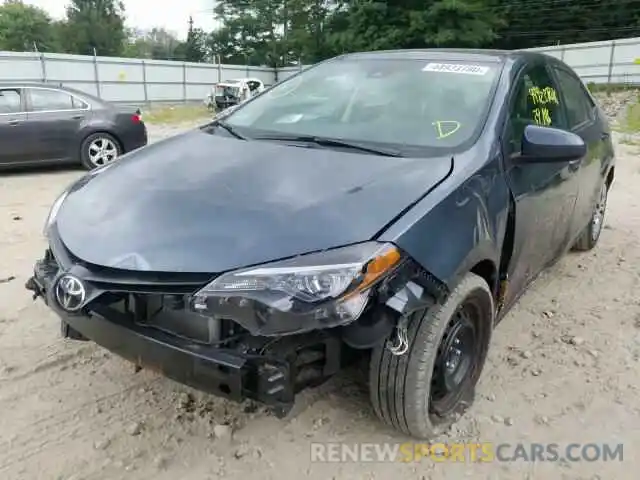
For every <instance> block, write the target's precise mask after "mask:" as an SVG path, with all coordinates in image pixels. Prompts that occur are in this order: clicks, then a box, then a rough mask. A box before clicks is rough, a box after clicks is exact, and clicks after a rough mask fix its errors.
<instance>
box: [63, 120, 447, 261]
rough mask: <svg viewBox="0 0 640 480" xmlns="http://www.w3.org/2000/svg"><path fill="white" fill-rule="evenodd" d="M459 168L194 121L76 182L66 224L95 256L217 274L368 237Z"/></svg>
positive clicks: (75, 245)
mask: <svg viewBox="0 0 640 480" xmlns="http://www.w3.org/2000/svg"><path fill="white" fill-rule="evenodd" d="M451 167H452V159H451V158H450V157H438V158H420V159H406V158H395V157H382V156H373V155H365V154H360V153H350V152H349V153H345V152H342V151H340V152H338V151H335V150H328V149H315V148H301V147H293V146H287V145H282V144H277V143H273V142H266V141H242V140H237V139H234V138H227V137H223V136H218V135H211V134H207V133H205V132H201V131H199V130H196V131H192V132H188V133H186V134H182V135H179V136H176V137H172V138H169V139H167V140H164V141H161V142H157V143H154V144H152V145H150V146H148V147H144V148H142V149H140V150H137V151H134V152H132V153H130V154H128V155H126V156H124V157H122V158H121V160H119V161H118V162H117V163H115V164H112V165H111V166H110V167H108V168H107V169H105V170H104V171H102V172H101V173H99V174H97V175H94V176H90V177H87V178H85V179H84V181H80V182H78V184H77V185H76V186H75V187H74V188H72V189H71V191H70V193H69V194H68V196H67V198H66V200H65V201H64V203H63V204H62V206H61V207H60V210H59V212H58V215H57V217H56V226H57V231H58V234H59V235H60V239H61V240H62V242H63V243H64V245H65V246H66V247H67V248H68V249H69V250H70V251H71V253H73V254H74V255H75V256H76V257H78V258H80V259H81V260H84V261H85V262H88V263H91V264H95V265H102V266H106V267H112V268H121V269H126V270H146V271H156V272H192V273H196V272H208V273H217V272H222V271H225V270H230V269H235V268H238V267H243V266H250V265H254V264H259V263H264V262H268V261H271V260H278V259H281V258H285V257H290V256H294V255H298V254H303V253H307V252H312V251H317V250H323V249H327V248H331V247H338V246H342V245H347V244H351V243H357V242H361V241H366V240H369V239H371V238H372V237H374V236H375V235H376V234H377V233H379V232H380V230H381V229H383V228H384V227H385V226H387V225H388V224H389V222H392V221H393V220H394V219H395V218H396V217H397V216H398V215H399V214H400V213H401V212H402V211H403V210H404V209H406V208H407V207H408V206H410V205H411V204H412V203H414V202H415V201H417V200H418V199H419V198H420V197H422V196H423V195H424V194H425V193H426V192H428V191H429V190H430V189H432V188H433V187H434V186H436V185H437V184H438V183H439V182H441V181H442V180H443V179H445V178H446V177H447V176H448V175H449V173H450V171H451Z"/></svg>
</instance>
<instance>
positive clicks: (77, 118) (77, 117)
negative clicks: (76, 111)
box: [71, 115, 84, 120]
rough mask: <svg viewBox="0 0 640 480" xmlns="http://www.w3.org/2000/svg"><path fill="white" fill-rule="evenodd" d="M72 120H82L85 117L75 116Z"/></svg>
mask: <svg viewBox="0 0 640 480" xmlns="http://www.w3.org/2000/svg"><path fill="white" fill-rule="evenodd" d="M71 118H72V119H74V120H82V119H83V118H84V115H74V116H73V117H71Z"/></svg>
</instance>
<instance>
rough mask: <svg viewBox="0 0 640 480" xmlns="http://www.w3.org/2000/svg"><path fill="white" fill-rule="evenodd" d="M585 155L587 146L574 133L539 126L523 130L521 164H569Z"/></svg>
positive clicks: (530, 126)
mask: <svg viewBox="0 0 640 480" xmlns="http://www.w3.org/2000/svg"><path fill="white" fill-rule="evenodd" d="M586 153H587V146H586V145H585V143H584V141H583V140H582V138H581V137H579V136H578V135H576V134H575V133H571V132H568V131H566V130H560V129H557V128H552V127H542V126H540V125H527V127H526V128H525V129H524V134H523V135H522V156H521V157H520V161H522V162H525V163H545V162H570V161H572V160H578V159H580V158H582V157H584V156H585V155H586Z"/></svg>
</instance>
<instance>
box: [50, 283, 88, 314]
mask: <svg viewBox="0 0 640 480" xmlns="http://www.w3.org/2000/svg"><path fill="white" fill-rule="evenodd" d="M55 293H56V300H57V301H58V304H60V306H61V307H62V308H63V309H64V310H66V311H67V312H76V311H78V310H80V309H81V308H82V305H84V301H85V299H86V297H87V291H86V290H85V288H84V285H83V284H82V282H81V281H80V280H79V279H78V278H76V277H74V276H73V275H68V274H66V275H63V276H61V277H60V278H59V279H58V283H57V284H56V291H55Z"/></svg>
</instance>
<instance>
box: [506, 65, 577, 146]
mask: <svg viewBox="0 0 640 480" xmlns="http://www.w3.org/2000/svg"><path fill="white" fill-rule="evenodd" d="M514 91H515V95H514V96H513V98H512V99H511V105H510V108H509V135H508V138H509V152H508V153H509V154H514V153H518V152H520V150H521V144H522V135H523V134H524V129H525V127H526V126H527V125H542V126H545V127H555V128H566V122H565V120H564V117H563V112H562V109H561V108H560V95H559V93H558V90H557V89H556V86H555V84H554V82H553V80H552V78H551V75H549V72H548V70H547V69H546V68H545V66H544V65H536V66H533V67H529V68H528V69H527V70H525V71H524V72H523V73H522V74H521V75H520V77H519V79H518V81H517V82H516V85H515V88H514Z"/></svg>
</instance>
